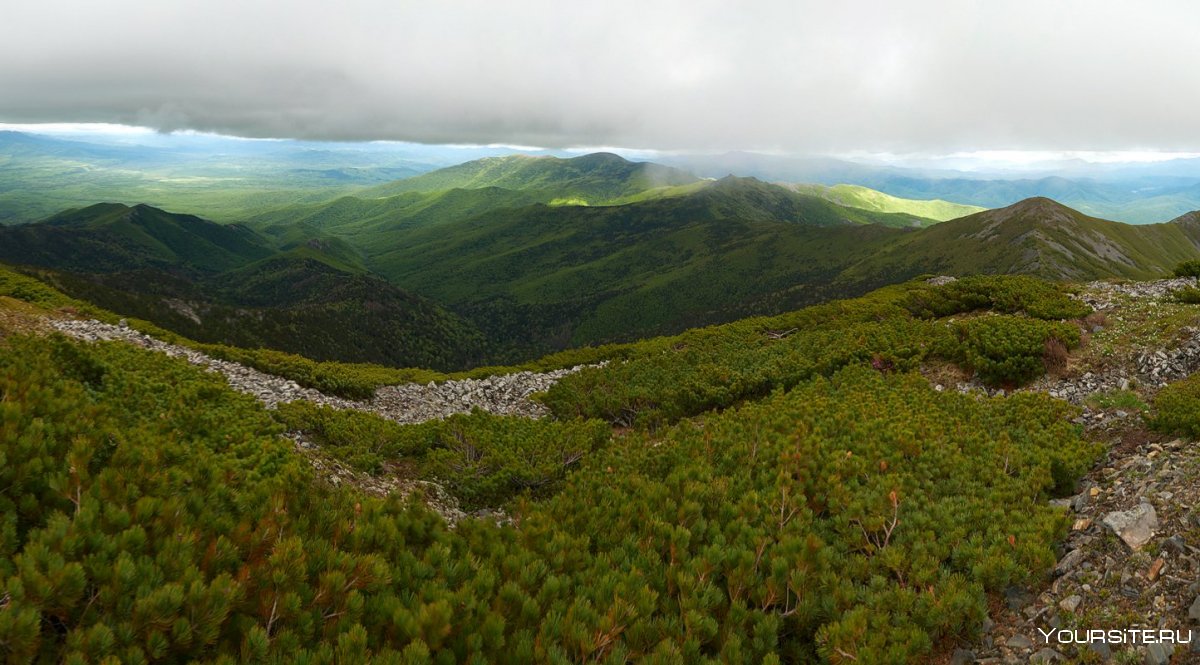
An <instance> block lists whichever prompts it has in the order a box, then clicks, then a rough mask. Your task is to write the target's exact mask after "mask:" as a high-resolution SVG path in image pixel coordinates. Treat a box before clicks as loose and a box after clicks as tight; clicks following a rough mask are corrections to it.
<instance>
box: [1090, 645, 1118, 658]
mask: <svg viewBox="0 0 1200 665" xmlns="http://www.w3.org/2000/svg"><path fill="white" fill-rule="evenodd" d="M1088 649H1089V650H1090V651H1091V652H1092V653H1094V654H1096V655H1097V656H1100V660H1101V662H1108V661H1110V660H1112V657H1113V656H1112V649H1110V648H1108V645H1107V644H1105V643H1103V642H1089V643H1088Z"/></svg>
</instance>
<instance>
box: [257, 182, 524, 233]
mask: <svg viewBox="0 0 1200 665" xmlns="http://www.w3.org/2000/svg"><path fill="white" fill-rule="evenodd" d="M544 199H545V197H540V196H537V195H535V194H532V193H529V192H524V191H516V190H510V189H500V188H498V187H484V188H481V189H450V190H446V191H438V192H432V193H421V192H411V193H408V194H398V195H396V196H390V197H387V198H382V199H372V198H359V197H351V196H347V197H342V198H339V199H337V200H336V201H331V202H328V203H322V204H319V205H295V206H288V207H286V208H280V209H277V210H272V211H270V212H265V213H261V214H258V215H255V216H253V217H250V218H249V219H248V220H247V222H246V223H247V225H249V226H251V227H253V228H255V229H257V230H260V231H262V232H264V233H267V234H270V235H277V236H278V235H282V234H286V233H288V232H289V231H288V230H289V229H291V228H292V227H295V226H297V225H304V226H307V227H309V228H310V229H311V231H312V232H314V233H332V234H338V235H339V236H343V237H350V236H353V235H358V234H363V233H371V232H375V231H378V232H382V233H390V232H393V231H397V230H402V229H405V228H409V227H418V226H426V225H430V224H438V223H441V222H447V221H456V220H461V219H466V218H469V217H474V216H476V215H479V214H482V213H485V212H487V211H489V210H495V209H498V208H516V207H523V206H528V205H532V204H534V203H542V202H545V200H544ZM363 242H370V239H366V240H364V241H363Z"/></svg>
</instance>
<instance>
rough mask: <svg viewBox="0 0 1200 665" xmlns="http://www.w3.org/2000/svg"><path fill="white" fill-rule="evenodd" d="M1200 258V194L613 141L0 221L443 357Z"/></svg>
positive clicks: (308, 323) (411, 356) (75, 270)
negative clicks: (244, 195)
mask: <svg viewBox="0 0 1200 665" xmlns="http://www.w3.org/2000/svg"><path fill="white" fill-rule="evenodd" d="M850 202H853V203H855V205H845V203H850ZM870 207H873V208H874V209H869V208H870ZM920 212H924V213H926V214H929V215H931V217H924V216H921V215H919V214H917V213H920ZM956 213H965V214H962V215H959V216H957V217H956V218H954V219H950V220H948V221H940V220H939V219H938V218H940V217H946V216H949V215H954V214H956ZM1195 258H1200V223H1198V222H1197V220H1196V215H1194V214H1193V215H1187V216H1184V217H1181V218H1179V219H1177V220H1175V221H1172V222H1169V223H1162V224H1150V225H1139V226H1134V225H1128V224H1122V223H1118V222H1111V221H1106V220H1102V219H1098V218H1094V217H1090V216H1088V215H1085V214H1083V213H1081V212H1079V211H1076V210H1074V209H1071V208H1069V207H1067V206H1064V205H1062V204H1060V203H1057V202H1055V201H1052V200H1050V199H1047V198H1032V199H1027V200H1024V201H1021V202H1018V203H1016V204H1014V205H1011V206H1007V207H1004V208H999V209H995V210H982V211H978V209H977V208H974V207H970V206H963V205H960V204H952V203H949V202H946V201H937V200H930V201H916V200H905V199H897V198H895V197H891V196H888V195H884V194H880V193H879V192H872V191H871V190H863V189H861V188H847V187H830V188H826V187H815V186H809V187H800V186H794V185H781V184H774V183H768V182H764V181H762V180H758V179H756V178H751V177H736V176H726V177H723V178H720V179H702V178H696V177H693V176H691V175H689V174H687V173H686V172H684V171H681V170H677V169H674V168H670V167H665V166H659V165H655V164H647V163H637V162H630V161H627V160H625V159H623V158H621V157H618V156H616V155H612V154H605V153H599V154H593V155H586V156H582V157H577V158H572V159H561V158H557V157H518V156H506V157H489V158H484V159H481V160H476V161H472V162H467V163H464V164H460V165H456V166H453V167H449V168H446V169H441V170H436V171H433V172H430V173H426V174H424V175H419V176H415V177H411V178H406V179H403V180H399V181H396V182H393V183H388V184H386V185H381V186H378V187H372V188H369V189H366V190H361V191H359V192H357V193H356V195H354V196H342V197H338V198H335V199H332V200H329V201H325V202H320V203H296V204H293V205H287V206H282V207H278V208H275V209H272V210H267V211H263V212H260V213H257V214H253V215H247V216H246V217H245V218H244V219H242V220H241V221H240V222H238V223H234V224H219V223H216V222H212V221H208V220H205V219H202V218H200V217H197V216H194V215H189V214H180V213H171V212H166V211H164V210H162V209H159V208H155V207H152V206H148V205H144V204H140V205H132V206H130V205H124V204H117V203H104V204H96V205H91V206H87V207H83V208H77V209H72V210H68V211H64V212H61V213H59V214H55V215H52V216H49V217H47V218H46V219H44V220H42V221H39V222H37V223H33V224H25V225H18V226H11V227H6V228H2V229H0V261H4V262H7V263H11V264H19V265H23V266H25V267H26V269H27V270H30V271H34V272H35V273H36V274H38V275H39V276H41V277H42V278H43V279H46V280H48V281H51V282H52V283H53V284H55V285H56V286H58V287H59V288H61V289H63V290H64V291H67V292H68V293H70V294H72V295H74V296H77V297H80V298H83V299H86V300H90V301H92V302H96V303H98V304H100V305H101V306H103V307H106V308H109V309H112V310H115V311H119V312H122V313H125V314H127V315H130V316H136V317H138V318H144V319H148V320H151V321H154V322H155V323H158V324H159V325H162V326H164V327H166V328H169V329H171V330H174V331H176V332H179V333H181V334H184V335H187V336H189V337H192V338H195V339H197V340H200V341H211V342H223V343H227V344H233V345H237V346H246V347H260V346H261V347H269V348H276V349H281V350H285V351H291V352H295V353H301V354H303V355H307V356H309V357H312V358H315V359H319V360H343V361H353V362H376V363H381V364H388V365H393V366H409V365H414V366H424V367H432V368H436V369H442V370H454V369H462V368H465V367H468V366H472V365H474V364H479V363H483V362H492V363H510V362H519V361H523V360H527V359H530V358H534V357H538V356H540V355H544V354H545V353H549V352H553V351H557V350H561V349H565V348H571V347H577V346H584V345H592V344H602V343H608V342H621V341H626V340H631V339H638V338H641V337H646V336H652V335H658V334H669V333H674V332H678V331H680V330H682V329H685V328H688V327H694V326H702V325H708V324H713V323H720V322H724V321H730V320H733V319H736V318H740V317H745V316H752V315H759V314H772V313H777V312H780V311H786V310H789V309H794V308H796V307H800V306H804V305H808V304H812V303H816V302H821V301H824V300H829V299H831V298H836V297H843V296H851V295H857V294H860V293H864V292H866V291H868V290H870V289H873V288H876V287H878V286H881V285H885V284H890V283H896V282H900V281H904V280H906V279H909V278H912V277H914V276H917V275H921V274H926V273H938V274H951V275H965V274H971V273H978V272H985V273H1021V274H1032V275H1038V276H1042V277H1047V278H1051V279H1070V280H1088V279H1097V278H1106V277H1128V278H1144V277H1151V276H1155V275H1160V274H1164V273H1167V272H1169V271H1170V270H1171V269H1172V268H1173V266H1175V265H1176V264H1177V263H1179V262H1180V261H1184V260H1188V259H1195Z"/></svg>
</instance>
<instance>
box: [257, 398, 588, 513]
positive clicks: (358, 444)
mask: <svg viewBox="0 0 1200 665" xmlns="http://www.w3.org/2000/svg"><path fill="white" fill-rule="evenodd" d="M276 417H277V418H278V419H279V421H280V422H282V423H283V424H284V425H285V426H286V427H287V428H288V430H289V431H296V432H303V433H304V434H305V435H307V436H308V437H310V438H311V439H312V441H314V442H315V443H317V444H318V445H320V447H321V449H322V450H323V451H324V452H326V453H328V454H330V455H332V456H333V457H336V458H338V459H341V460H343V461H345V462H346V463H348V464H350V465H351V466H352V467H354V468H356V469H360V470H363V471H370V472H379V471H381V470H383V469H384V467H385V466H387V465H389V464H401V465H404V466H406V467H409V469H410V472H415V475H416V476H418V477H420V478H422V479H425V480H432V481H436V482H439V483H441V484H443V485H444V486H445V487H446V488H447V489H449V490H450V491H451V492H452V493H453V494H454V496H456V497H458V498H459V499H460V500H462V502H463V503H464V505H465V507H467V508H469V509H475V508H481V507H490V508H497V507H500V506H502V505H504V504H506V503H508V502H510V501H512V500H513V499H514V497H516V496H518V495H523V496H527V497H528V496H532V497H545V496H549V495H550V494H553V493H554V492H555V491H556V490H557V489H558V488H559V486H560V485H561V483H562V480H563V478H564V477H565V474H566V472H567V471H568V470H569V469H571V468H573V467H574V466H575V465H577V464H578V463H579V462H580V461H581V460H583V459H584V458H585V457H586V456H588V455H590V454H592V453H593V452H595V451H596V450H599V449H600V448H601V447H602V446H604V445H605V444H606V443H607V442H608V438H609V432H610V430H609V428H608V427H607V426H606V425H604V423H601V422H599V421H571V422H555V421H552V420H532V419H529V418H523V417H518V416H511V417H495V416H491V415H488V414H485V413H482V412H476V413H472V414H470V415H454V416H451V417H449V418H447V419H445V420H435V421H430V422H427V423H422V424H419V425H398V424H396V423H394V422H392V421H390V420H385V419H384V418H381V417H379V416H376V415H373V414H369V413H363V412H358V411H339V410H335V409H331V408H328V407H317V406H314V405H312V404H310V403H308V402H294V403H291V404H285V405H282V406H281V407H280V408H279V411H278V413H277V416H276Z"/></svg>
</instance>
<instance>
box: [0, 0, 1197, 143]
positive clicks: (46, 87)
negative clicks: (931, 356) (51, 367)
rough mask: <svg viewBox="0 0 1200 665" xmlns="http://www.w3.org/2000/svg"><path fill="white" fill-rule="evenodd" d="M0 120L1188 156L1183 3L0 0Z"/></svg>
mask: <svg viewBox="0 0 1200 665" xmlns="http://www.w3.org/2000/svg"><path fill="white" fill-rule="evenodd" d="M0 122H111V123H124V124H132V125H142V126H149V127H153V128H156V129H160V130H177V129H195V130H199V131H208V132H218V133H224V134H233V135H238V136H247V137H277V138H284V137H287V138H308V139H339V140H344V139H355V140H357V139H396V140H411V141H421V142H431V143H506V144H520V145H535V146H546V147H570V146H623V147H629V148H651V149H663V150H737V149H744V150H777V151H783V152H795V153H806V152H849V151H867V152H875V153H877V152H893V153H911V152H918V153H934V154H936V153H950V152H959V151H979V150H1167V151H1200V3H1195V2H1183V1H1181V2H1165V1H1163V2H1145V1H1143V2H1127V3H1116V2H1103V1H1097V0H1088V1H1063V2H1056V1H1053V0H1037V1H1030V2H1016V1H1012V2H1008V1H1001V0H991V1H987V2H983V1H980V2H972V1H967V0H950V1H946V2H932V1H929V0H915V1H914V0H908V1H906V2H878V3H872V2H829V1H826V2H797V1H794V0H793V1H785V2H767V1H764V2H745V3H735V2H729V1H728V0H724V1H721V2H708V1H706V0H688V1H687V2H654V1H653V0H638V1H635V2H625V1H620V0H604V1H597V2H586V3H585V2H575V1H569V0H554V1H545V2H541V1H531V0H516V1H514V0H505V1H499V0H487V1H481V2H460V1H453V0H436V1H435V0H430V1H428V2H412V1H406V0H378V1H377V0H343V1H341V2H337V3H334V2H328V1H324V0H323V1H319V2H318V1H316V0H292V1H289V2H282V1H280V2H261V1H254V0H202V1H197V2H191V1H183V0H105V1H104V2H97V1H96V0H38V1H36V2H34V1H22V0H5V2H4V7H3V12H2V19H0Z"/></svg>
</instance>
